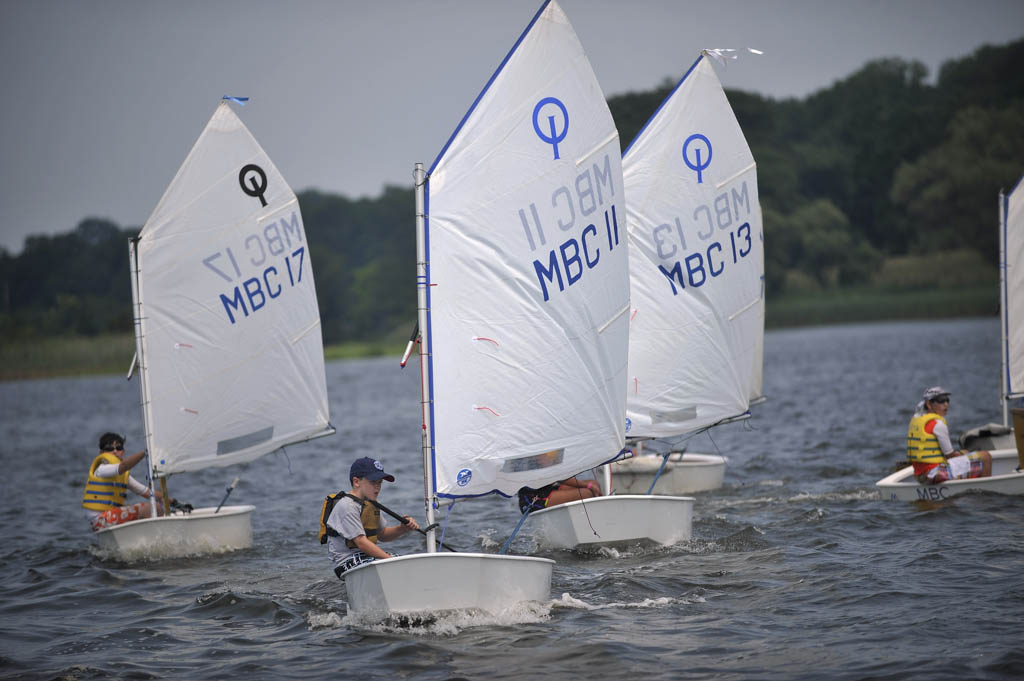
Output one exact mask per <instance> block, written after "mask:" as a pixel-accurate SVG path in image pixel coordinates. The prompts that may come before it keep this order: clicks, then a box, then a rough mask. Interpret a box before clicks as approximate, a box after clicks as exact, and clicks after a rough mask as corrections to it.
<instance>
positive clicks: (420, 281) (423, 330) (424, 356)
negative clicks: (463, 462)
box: [413, 163, 437, 553]
mask: <svg viewBox="0 0 1024 681" xmlns="http://www.w3.org/2000/svg"><path fill="white" fill-rule="evenodd" d="M413 178H414V180H413V181H414V184H415V185H416V321H417V324H418V325H419V328H420V400H421V403H422V414H423V428H422V430H421V437H422V448H423V505H424V510H425V518H426V520H427V528H428V529H427V531H426V533H425V535H424V536H425V537H426V541H427V553H434V552H435V551H437V546H436V545H435V543H434V529H433V527H434V466H433V457H432V456H431V454H432V452H431V443H432V442H433V435H432V432H431V427H430V426H431V418H430V415H431V411H432V406H431V399H430V396H431V392H430V371H429V368H428V366H427V363H428V362H429V361H430V322H429V320H428V314H427V313H428V309H427V287H428V286H429V285H430V283H429V282H430V264H429V263H428V262H427V244H426V240H427V235H426V229H427V224H426V223H427V216H426V211H425V210H424V204H425V195H426V173H425V172H424V170H423V164H422V163H417V164H416V167H415V170H413Z"/></svg>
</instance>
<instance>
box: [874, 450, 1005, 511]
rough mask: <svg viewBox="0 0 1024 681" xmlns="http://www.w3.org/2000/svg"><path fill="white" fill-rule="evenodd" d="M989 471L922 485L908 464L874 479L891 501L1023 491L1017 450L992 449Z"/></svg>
mask: <svg viewBox="0 0 1024 681" xmlns="http://www.w3.org/2000/svg"><path fill="white" fill-rule="evenodd" d="M991 454H992V475H991V476H989V477H987V478H969V479H967V480H950V481H949V482H944V483H942V484H940V485H922V484H920V483H919V482H917V480H916V479H915V478H914V469H913V467H911V466H907V467H906V468H901V469H900V470H898V471H896V472H895V473H893V474H892V475H890V476H888V477H886V478H883V479H881V480H879V481H878V482H876V483H875V486H876V487H878V489H879V491H880V492H881V493H882V498H883V499H887V500H891V501H942V500H943V499H948V498H950V497H953V496H956V495H957V494H964V493H966V492H993V493H996V494H1024V472H1017V470H1016V468H1017V466H1018V459H1017V450H1016V449H1002V450H997V451H994V452H991Z"/></svg>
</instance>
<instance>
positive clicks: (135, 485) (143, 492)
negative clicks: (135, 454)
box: [82, 463, 149, 523]
mask: <svg viewBox="0 0 1024 681" xmlns="http://www.w3.org/2000/svg"><path fill="white" fill-rule="evenodd" d="M120 465H121V464H119V463H101V464H100V465H99V466H96V472H95V475H96V477H97V478H116V477H117V469H118V467H119V466H120ZM128 489H130V490H131V491H133V492H135V493H136V494H138V495H139V496H141V497H149V488H148V487H146V486H145V485H143V484H142V483H141V482H139V481H138V480H136V479H135V478H133V477H132V476H130V475H129V476H128ZM82 510H83V511H85V517H86V518H87V519H88V520H89V522H90V523H92V521H93V519H94V518H96V516H98V515H99V514H100V513H103V511H93V510H91V509H88V508H83V509H82Z"/></svg>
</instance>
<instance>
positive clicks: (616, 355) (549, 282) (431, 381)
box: [344, 0, 629, 618]
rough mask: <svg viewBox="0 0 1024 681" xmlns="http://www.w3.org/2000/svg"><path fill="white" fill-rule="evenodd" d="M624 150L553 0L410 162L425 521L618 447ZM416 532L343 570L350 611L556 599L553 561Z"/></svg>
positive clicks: (378, 613)
mask: <svg viewBox="0 0 1024 681" xmlns="http://www.w3.org/2000/svg"><path fill="white" fill-rule="evenodd" d="M619 160H620V156H619V148H618V134H617V132H616V130H615V125H614V122H613V121H612V119H611V115H610V113H609V112H608V108H607V105H606V103H605V99H604V95H603V94H602V92H601V88H600V87H599V86H598V84H597V80H596V78H595V76H594V73H593V70H592V69H591V67H590V63H589V62H588V60H587V57H586V55H585V54H584V52H583V48H582V46H581V45H580V43H579V40H578V39H577V37H576V33H575V31H573V28H572V26H571V25H570V23H569V21H568V19H567V18H566V16H565V14H564V13H563V11H562V9H561V8H560V7H559V5H558V3H557V2H554V1H553V0H551V1H549V2H545V3H544V5H543V6H542V7H541V9H540V11H539V12H538V13H537V15H536V16H535V17H534V19H533V20H532V21H531V22H530V24H529V26H528V27H527V29H526V30H525V32H524V33H523V34H522V36H521V37H520V38H519V40H518V41H517V42H516V44H515V46H514V47H513V48H512V51H511V52H510V53H509V54H508V56H507V57H506V58H505V60H504V61H503V62H502V64H501V65H500V66H499V68H498V70H497V72H496V73H495V74H494V75H493V77H492V78H491V80H490V82H489V83H488V84H487V86H486V87H485V88H484V90H483V92H481V93H480V95H479V97H478V98H477V100H476V102H474V104H473V105H472V107H471V108H470V110H469V112H468V113H467V114H466V116H465V117H464V118H463V120H462V122H461V123H460V124H459V126H458V128H457V129H456V131H455V133H454V134H453V135H452V137H451V139H450V140H449V141H448V143H447V144H446V145H445V146H444V148H443V149H442V151H441V153H440V155H439V156H438V158H437V159H436V160H435V161H434V163H433V165H432V166H431V168H430V170H429V173H424V170H423V166H422V165H420V164H417V166H416V175H415V177H416V197H417V205H416V216H417V268H416V281H417V286H418V296H419V316H418V329H419V336H420V355H419V357H420V371H421V381H422V391H423V396H424V397H423V414H422V417H423V421H422V437H423V471H424V478H425V481H424V487H425V492H426V494H425V506H426V518H427V527H431V526H433V525H434V515H435V511H436V509H437V508H438V507H439V505H440V504H441V503H442V502H448V503H455V504H456V506H458V505H459V504H457V502H458V500H460V499H466V498H470V497H479V496H485V495H492V494H499V495H503V496H506V497H511V496H514V495H516V494H517V492H518V490H519V489H520V488H522V487H533V488H537V487H541V486H543V485H546V484H549V483H551V482H553V481H555V480H559V479H563V478H567V477H570V476H572V475H575V474H576V473H578V472H579V471H582V470H587V469H590V468H593V467H595V466H596V465H598V464H601V463H604V462H606V461H610V460H612V459H614V458H615V457H616V456H618V455H620V453H621V452H622V449H623V446H624V443H625V425H624V424H625V384H626V381H625V379H626V352H627V332H628V325H627V316H628V315H627V313H628V308H629V281H628V273H627V266H628V262H627V258H626V249H625V238H624V237H625V235H624V234H622V236H621V240H620V232H619V224H620V223H619V222H617V221H618V220H621V217H622V215H623V208H622V201H623V195H622V185H621V182H620V178H621V170H620V166H619ZM465 506H466V507H467V508H468V507H471V506H472V504H465ZM449 510H452V509H449ZM455 510H457V509H455ZM451 515H452V516H453V520H452V522H456V521H457V519H456V518H455V517H454V516H456V513H454V512H453V513H452V514H451ZM425 532H426V534H427V545H426V552H425V553H419V554H415V555H407V556H400V557H396V558H389V559H386V560H375V561H373V562H370V563H367V564H364V565H360V566H359V567H356V568H354V569H352V570H349V571H348V572H346V573H344V579H345V586H346V591H347V594H348V604H349V612H350V613H352V614H356V615H360V616H367V617H371V618H372V617H391V616H404V615H414V614H415V615H419V614H421V613H432V612H434V613H436V612H438V611H445V610H452V609H460V610H461V609H470V610H481V611H485V612H489V613H499V612H501V611H503V610H507V609H510V608H516V607H520V606H521V605H522V604H524V603H527V602H531V601H539V602H547V601H548V600H549V599H550V592H551V572H552V566H553V565H554V561H552V560H549V559H547V558H539V557H531V556H509V555H504V554H491V553H443V552H437V550H436V538H435V535H436V534H437V532H438V530H437V529H429V530H425Z"/></svg>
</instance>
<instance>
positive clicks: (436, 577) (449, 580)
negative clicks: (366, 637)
mask: <svg viewBox="0 0 1024 681" xmlns="http://www.w3.org/2000/svg"><path fill="white" fill-rule="evenodd" d="M554 564H555V562H554V561H553V560H550V559H547V558H534V557H530V556H501V555H496V554H492V553H451V552H447V553H418V554H415V555H411V556H398V557H396V558H388V559H386V560H375V561H373V562H372V563H367V564H365V565H360V566H359V567H357V568H354V569H352V570H349V571H348V572H346V573H345V590H346V592H347V593H348V611H349V613H354V614H359V615H368V616H377V617H381V618H383V617H388V616H391V615H408V614H422V613H438V612H444V611H449V610H472V611H483V612H487V613H491V614H500V613H501V612H503V611H506V610H508V609H509V608H514V607H516V606H517V605H520V604H523V603H526V602H537V603H546V602H547V601H548V600H550V598H551V569H552V566H554Z"/></svg>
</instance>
